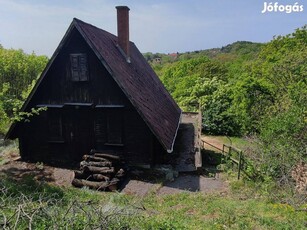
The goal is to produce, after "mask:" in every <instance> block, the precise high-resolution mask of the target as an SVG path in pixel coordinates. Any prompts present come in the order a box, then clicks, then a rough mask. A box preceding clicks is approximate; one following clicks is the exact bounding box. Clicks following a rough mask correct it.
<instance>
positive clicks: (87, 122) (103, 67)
mask: <svg viewBox="0 0 307 230" xmlns="http://www.w3.org/2000/svg"><path fill="white" fill-rule="evenodd" d="M117 21H118V36H115V35H113V34H111V33H108V32H106V31H104V30H102V29H99V28H97V27H95V26H93V25H90V24H88V23H85V22H83V21H81V20H78V19H73V21H72V23H71V25H70V27H69V28H68V30H67V32H66V34H65V36H64V37H63V39H62V41H61V43H60V44H59V46H58V48H57V50H56V51H55V53H54V54H53V56H52V58H51V59H50V61H49V63H48V65H47V66H46V68H45V70H44V71H43V73H42V75H41V76H40V78H39V80H38V82H37V84H36V86H35V87H34V89H33V90H32V92H31V94H30V96H29V97H28V98H27V100H26V102H25V104H24V105H23V107H22V111H25V112H27V111H28V112H29V111H31V108H39V107H47V110H46V111H44V112H41V113H40V114H39V115H37V116H33V117H32V118H31V119H30V122H15V123H14V124H13V125H12V126H11V128H10V130H9V132H8V133H7V136H6V137H7V138H9V139H15V138H18V139H19V147H20V153H21V156H22V158H23V159H26V160H31V161H42V162H46V163H53V164H70V163H73V162H77V161H80V159H81V157H82V155H84V154H87V153H89V152H90V150H91V149H97V150H105V151H115V152H120V153H122V154H123V157H124V159H125V160H126V161H127V162H129V163H132V164H146V165H152V164H154V163H157V162H161V161H162V159H163V157H164V156H165V155H166V154H168V153H170V152H172V151H173V145H174V142H175V138H176V134H177V131H178V126H179V123H180V117H181V110H180V109H179V107H178V105H177V104H176V103H175V102H174V100H173V99H172V97H171V96H170V94H169V93H168V92H167V91H166V89H165V88H164V86H163V84H162V83H161V81H160V80H159V78H158V77H157V75H156V74H155V73H154V71H153V70H152V68H151V67H150V65H149V64H148V63H147V62H146V60H145V59H144V57H143V55H142V54H141V53H140V51H139V50H138V49H137V47H136V46H135V45H134V43H132V42H130V41H129V8H128V7H126V6H120V7H117Z"/></svg>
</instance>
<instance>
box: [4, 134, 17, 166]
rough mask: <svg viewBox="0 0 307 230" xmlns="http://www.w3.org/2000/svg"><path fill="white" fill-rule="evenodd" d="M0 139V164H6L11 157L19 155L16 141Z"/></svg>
mask: <svg viewBox="0 0 307 230" xmlns="http://www.w3.org/2000/svg"><path fill="white" fill-rule="evenodd" d="M0 141H1V142H0V165H3V164H6V163H7V162H9V160H10V159H11V158H15V157H18V156H19V150H18V146H17V143H16V141H3V140H0Z"/></svg>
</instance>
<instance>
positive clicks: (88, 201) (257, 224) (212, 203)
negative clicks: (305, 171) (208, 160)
mask: <svg viewBox="0 0 307 230" xmlns="http://www.w3.org/2000/svg"><path fill="white" fill-rule="evenodd" d="M219 138H220V140H224V139H225V138H226V137H219ZM234 143H241V144H242V145H244V144H245V142H244V141H242V140H239V139H237V138H234V139H233V144H234ZM3 150H4V151H2V152H0V157H2V159H6V157H7V156H11V155H12V154H13V153H14V152H16V145H15V144H14V143H12V144H11V145H9V146H6V148H3ZM224 176H226V174H224ZM261 186H262V187H261V191H260V192H259V186H258V185H257V184H256V183H254V182H252V181H243V180H240V181H232V182H231V183H230V191H229V192H228V193H227V194H223V195H222V194H219V193H215V194H203V193H200V192H196V193H188V192H183V193H181V194H175V195H165V196H158V195H156V191H152V192H150V193H149V194H148V195H146V196H145V197H138V196H133V195H125V194H121V193H103V192H96V191H92V190H88V189H76V188H62V187H55V186H52V185H50V184H48V183H44V182H38V181H36V180H35V179H34V177H33V176H31V175H30V176H29V175H28V176H26V177H23V178H22V179H21V180H18V181H16V180H13V179H12V178H9V177H8V176H6V175H5V174H1V173H0V207H1V209H0V228H3V229H14V228H16V229H29V228H32V229H306V228H307V215H306V211H304V210H306V209H307V204H306V203H301V204H300V205H295V206H294V205H290V204H289V202H288V203H287V202H284V200H280V201H278V200H277V199H271V198H270V193H274V190H273V189H272V188H268V189H267V190H266V189H265V185H261ZM257 187H258V188H257ZM272 191H273V192H272ZM286 195H287V194H286ZM288 196H289V194H288Z"/></svg>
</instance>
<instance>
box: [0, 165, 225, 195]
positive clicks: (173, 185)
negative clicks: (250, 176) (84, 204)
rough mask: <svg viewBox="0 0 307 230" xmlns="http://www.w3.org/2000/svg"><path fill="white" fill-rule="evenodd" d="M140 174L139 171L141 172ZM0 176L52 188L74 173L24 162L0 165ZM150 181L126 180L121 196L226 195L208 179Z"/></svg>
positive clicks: (218, 181) (220, 183) (215, 181)
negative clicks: (30, 179)
mask: <svg viewBox="0 0 307 230" xmlns="http://www.w3.org/2000/svg"><path fill="white" fill-rule="evenodd" d="M141 173H142V172H141ZM0 174H6V175H8V176H10V177H13V178H15V179H19V178H22V177H24V176H26V175H33V176H34V178H35V179H37V180H38V181H44V182H48V183H50V184H53V185H56V186H63V187H70V186H72V185H71V182H72V180H73V178H74V172H73V171H72V170H68V169H62V168H55V167H51V166H47V165H42V164H34V163H26V162H22V161H18V160H17V161H11V162H9V163H7V164H5V165H2V166H0ZM156 181H157V178H155V180H153V179H146V176H145V178H144V177H143V178H141V177H140V178H127V179H126V181H125V182H124V183H123V185H122V188H121V191H120V192H122V193H125V194H131V195H137V196H141V197H143V196H145V195H146V194H148V193H151V192H154V193H156V194H158V195H167V194H176V193H181V192H196V191H200V192H203V193H211V192H218V193H224V192H227V189H228V185H227V183H226V182H224V181H223V180H221V179H220V178H209V177H205V176H202V175H196V174H179V176H178V177H177V178H175V180H174V181H165V182H164V183H162V181H164V178H163V177H161V178H158V181H160V182H156Z"/></svg>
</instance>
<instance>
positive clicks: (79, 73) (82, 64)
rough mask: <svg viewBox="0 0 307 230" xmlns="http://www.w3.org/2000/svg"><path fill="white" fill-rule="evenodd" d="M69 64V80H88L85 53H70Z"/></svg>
mask: <svg viewBox="0 0 307 230" xmlns="http://www.w3.org/2000/svg"><path fill="white" fill-rule="evenodd" d="M70 64H71V80H72V81H88V80H89V74H88V63H87V55H86V54H84V53H81V54H70Z"/></svg>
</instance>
